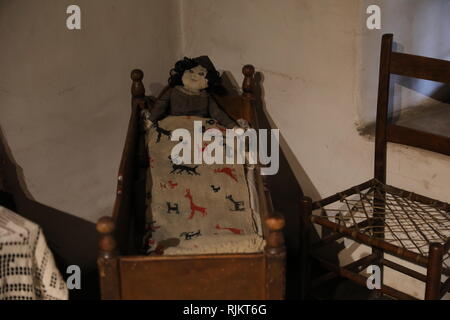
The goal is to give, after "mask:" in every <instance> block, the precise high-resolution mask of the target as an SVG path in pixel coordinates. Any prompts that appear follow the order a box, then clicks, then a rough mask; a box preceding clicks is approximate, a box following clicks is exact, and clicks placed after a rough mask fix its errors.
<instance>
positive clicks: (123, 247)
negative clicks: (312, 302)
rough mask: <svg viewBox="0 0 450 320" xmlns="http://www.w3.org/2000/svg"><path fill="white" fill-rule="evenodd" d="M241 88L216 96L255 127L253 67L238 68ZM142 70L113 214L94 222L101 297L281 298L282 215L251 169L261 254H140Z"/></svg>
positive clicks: (147, 102)
mask: <svg viewBox="0 0 450 320" xmlns="http://www.w3.org/2000/svg"><path fill="white" fill-rule="evenodd" d="M242 72H243V74H244V81H243V86H242V90H243V94H242V95H241V94H236V93H234V94H233V93H229V94H227V95H226V96H223V97H217V99H218V100H219V102H220V105H221V106H222V108H224V110H225V111H226V112H227V113H228V114H229V115H230V116H232V117H233V118H234V119H239V118H243V119H246V120H247V121H248V122H249V123H250V124H251V125H252V127H254V128H256V129H257V128H258V121H257V112H262V110H257V109H256V108H255V105H256V104H255V103H253V102H254V101H255V99H257V98H259V97H255V96H254V94H253V91H254V90H253V88H254V72H255V69H254V67H253V66H250V65H247V66H244V68H243V69H242ZM143 76H144V74H143V72H142V71H141V70H133V71H132V73H131V78H132V81H133V82H132V87H131V93H132V110H131V118H130V122H129V126H128V132H127V137H126V141H125V147H124V150H123V154H122V160H121V163H120V169H119V175H118V183H117V195H116V201H115V205H114V210H113V215H112V217H103V218H101V219H100V220H99V221H98V223H97V231H98V232H99V233H100V239H99V249H100V251H99V256H98V267H99V273H100V288H101V297H102V299H283V298H284V292H285V256H286V253H285V246H284V237H283V233H282V229H283V227H284V218H283V217H282V216H281V215H280V214H278V213H274V212H273V207H272V202H271V199H270V194H269V191H268V188H267V186H266V183H265V181H264V177H263V176H261V175H260V174H259V167H257V169H256V171H257V174H256V179H255V180H256V188H257V194H258V201H259V211H260V214H261V218H262V221H264V223H263V229H264V230H263V234H264V238H265V240H266V246H265V249H264V252H260V253H251V254H250V253H246V254H204V255H185V256H147V255H141V253H140V249H141V247H142V237H143V235H144V232H145V230H144V228H145V199H146V172H147V167H148V156H147V150H146V146H145V131H144V129H143V125H142V119H141V111H142V110H143V109H144V108H149V109H151V107H152V106H153V103H154V101H155V100H156V99H155V98H154V97H146V96H145V89H144V86H143V83H142V79H143Z"/></svg>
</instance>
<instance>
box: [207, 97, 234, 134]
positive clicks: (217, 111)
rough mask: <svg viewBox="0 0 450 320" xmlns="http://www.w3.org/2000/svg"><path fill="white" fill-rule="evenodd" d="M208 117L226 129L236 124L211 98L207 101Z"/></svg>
mask: <svg viewBox="0 0 450 320" xmlns="http://www.w3.org/2000/svg"><path fill="white" fill-rule="evenodd" d="M209 115H210V116H211V118H213V119H215V120H217V121H219V123H220V124H221V125H223V126H225V127H227V128H228V129H232V128H234V127H235V126H236V122H235V121H234V120H232V119H231V118H230V117H229V116H228V115H227V114H226V113H225V111H223V110H222V109H221V108H220V107H219V106H218V105H217V103H216V101H215V100H214V99H213V98H210V99H209Z"/></svg>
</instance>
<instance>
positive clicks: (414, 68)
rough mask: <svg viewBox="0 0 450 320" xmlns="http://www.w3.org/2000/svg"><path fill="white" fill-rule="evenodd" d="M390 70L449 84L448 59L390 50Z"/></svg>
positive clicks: (449, 66)
mask: <svg viewBox="0 0 450 320" xmlns="http://www.w3.org/2000/svg"><path fill="white" fill-rule="evenodd" d="M390 72H391V73H394V74H398V75H401V76H407V77H413V78H419V79H425V80H431V81H437V82H442V83H448V84H450V61H447V60H439V59H434V58H428V57H421V56H416V55H412V54H406V53H399V52H392V53H391V64H390Z"/></svg>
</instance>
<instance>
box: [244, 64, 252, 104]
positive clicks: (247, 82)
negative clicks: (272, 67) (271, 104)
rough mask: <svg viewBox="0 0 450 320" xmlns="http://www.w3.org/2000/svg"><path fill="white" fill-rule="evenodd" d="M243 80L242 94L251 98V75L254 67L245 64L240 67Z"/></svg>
mask: <svg viewBox="0 0 450 320" xmlns="http://www.w3.org/2000/svg"><path fill="white" fill-rule="evenodd" d="M242 73H243V74H244V81H243V82H242V91H243V92H244V93H243V94H242V95H243V96H244V97H245V98H253V76H254V75H255V67H254V66H252V65H251V64H247V65H245V66H244V67H243V68H242Z"/></svg>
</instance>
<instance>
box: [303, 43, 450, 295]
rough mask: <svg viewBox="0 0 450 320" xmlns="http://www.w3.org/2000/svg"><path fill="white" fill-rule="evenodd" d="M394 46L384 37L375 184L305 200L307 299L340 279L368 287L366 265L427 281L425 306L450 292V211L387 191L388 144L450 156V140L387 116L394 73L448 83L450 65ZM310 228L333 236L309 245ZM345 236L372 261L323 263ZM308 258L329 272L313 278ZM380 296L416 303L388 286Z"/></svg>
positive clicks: (400, 192)
mask: <svg viewBox="0 0 450 320" xmlns="http://www.w3.org/2000/svg"><path fill="white" fill-rule="evenodd" d="M392 43H393V35H392V34H385V35H384V36H383V38H382V44H381V58H380V73H379V88H378V107H377V120H376V137H375V168H374V169H375V170H374V176H375V178H374V179H372V180H370V181H367V182H365V183H363V184H361V185H358V186H355V187H353V188H350V189H348V190H345V191H343V192H339V193H337V194H336V195H333V196H331V197H328V198H326V199H323V200H320V201H317V202H314V203H312V201H311V199H310V198H308V197H303V200H302V217H303V219H302V222H303V225H302V237H303V244H304V248H303V253H304V258H303V262H304V264H303V270H302V274H303V279H304V285H303V295H304V296H306V295H307V294H308V292H310V290H311V289H312V288H313V287H315V286H316V285H319V284H321V283H324V282H325V281H327V280H329V279H332V278H333V277H336V276H341V277H345V278H348V279H350V280H353V281H355V282H357V283H359V284H361V285H363V286H366V280H367V279H366V277H365V276H363V275H361V274H360V273H361V271H363V270H364V269H366V268H367V267H368V266H369V265H377V266H379V267H380V270H381V272H383V266H386V267H388V268H391V269H394V270H396V271H399V272H401V273H403V274H406V275H408V276H410V277H412V278H415V279H418V280H421V281H423V282H425V283H426V292H425V299H440V298H441V297H442V296H443V295H444V294H445V293H447V292H448V291H449V288H450V280H449V279H450V278H449V279H447V280H446V281H445V282H444V283H441V276H442V275H446V276H449V275H450V269H449V268H448V266H447V265H445V263H443V262H444V261H445V259H446V257H448V252H449V248H450V238H449V234H450V233H449V232H450V205H449V204H446V203H443V202H440V201H437V200H433V199H429V198H426V197H424V196H420V195H417V194H414V193H412V192H407V191H405V190H401V189H398V188H395V187H392V186H389V185H386V153H387V143H388V142H393V143H398V144H404V145H408V146H413V147H418V148H422V149H426V150H430V151H434V152H438V153H442V154H445V155H450V138H447V137H442V136H437V135H434V134H431V133H426V132H420V131H417V130H413V129H410V128H406V127H402V126H399V125H395V124H393V123H391V122H390V119H389V114H388V100H389V84H390V75H391V74H397V75H402V76H407V77H414V78H420V79H427V80H433V81H438V82H443V83H446V84H450V61H445V60H438V59H432V58H426V57H420V56H415V55H410V54H404V53H398V52H393V51H392ZM330 207H331V209H330ZM312 223H315V224H318V225H320V226H322V228H324V230H326V231H330V232H331V233H329V234H328V235H326V236H322V238H321V239H320V240H319V241H318V242H316V243H314V244H310V245H308V242H309V240H310V234H311V231H312V227H313V225H312ZM343 237H347V238H350V239H352V240H354V241H356V242H359V243H362V244H365V245H367V246H369V247H371V248H372V254H370V255H368V256H366V257H363V258H361V259H359V260H358V261H355V262H353V263H351V264H350V265H347V266H344V267H340V266H336V265H334V264H331V263H329V262H328V261H326V260H324V259H323V258H320V257H319V256H318V254H317V252H318V251H317V250H318V249H319V248H323V247H324V246H326V245H327V244H331V243H333V242H334V241H336V240H338V239H341V238H343ZM385 253H388V254H391V255H393V256H396V257H399V258H401V259H404V260H405V261H409V262H412V263H414V264H416V265H419V266H422V267H425V268H426V270H427V272H426V275H424V274H421V273H419V272H417V271H414V270H411V269H409V268H406V267H405V266H403V265H400V264H397V263H394V262H393V261H390V260H388V259H386V257H385V256H384V254H385ZM309 258H312V259H314V261H317V262H318V263H319V265H321V266H323V267H325V269H328V270H329V271H330V272H329V273H327V274H325V275H322V276H320V277H319V278H316V279H309V277H310V274H311V273H310V272H311V270H310V266H309V262H310V261H311V260H308V259H309ZM381 279H382V277H381ZM308 280H309V281H308ZM377 293H378V294H386V295H388V296H391V297H394V298H401V299H410V298H413V297H411V296H409V295H407V294H405V293H403V292H400V291H399V290H396V289H394V288H392V287H389V286H386V285H384V284H382V286H381V289H379V290H378V291H377Z"/></svg>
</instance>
